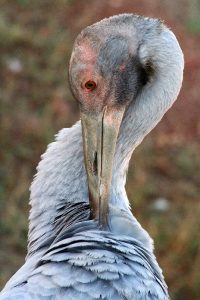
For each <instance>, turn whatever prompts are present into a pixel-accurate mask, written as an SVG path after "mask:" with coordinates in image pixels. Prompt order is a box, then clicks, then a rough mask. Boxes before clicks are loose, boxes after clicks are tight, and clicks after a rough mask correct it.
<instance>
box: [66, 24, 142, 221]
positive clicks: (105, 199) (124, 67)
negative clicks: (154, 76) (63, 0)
mask: <svg viewBox="0 0 200 300" xmlns="http://www.w3.org/2000/svg"><path fill="white" fill-rule="evenodd" d="M110 20H111V21H110ZM125 25H126V24H124V23H122V24H121V27H120V22H119V24H116V23H115V22H112V18H111V19H105V20H103V21H101V22H99V23H96V24H94V25H92V26H89V27H87V28H86V29H84V30H83V31H82V32H81V33H80V34H79V36H78V37H77V40H76V42H75V45H74V49H73V52H72V56H71V60H70V67H69V80H70V85H71V89H72V92H73V94H74V96H75V98H76V99H77V100H78V102H79V105H80V112H81V122H82V134H83V147H84V158H85V167H86V172H87V178H88V190H89V200H90V207H91V216H92V218H94V219H97V220H98V221H99V224H100V225H101V226H102V227H105V226H106V224H107V216H108V204H109V193H110V186H111V180H112V165H113V158H114V155H115V148H116V142H117V137H118V133H119V129H120V125H121V122H122V119H123V115H124V112H125V110H126V108H127V106H128V105H129V103H130V102H132V101H134V99H135V98H136V96H137V94H138V92H139V91H140V89H141V88H142V86H143V85H144V84H145V83H146V80H147V75H146V72H145V70H144V68H143V66H142V64H141V63H140V60H139V58H138V56H137V50H138V41H137V35H136V33H134V30H133V28H132V29H131V30H130V29H129V30H125V28H126V26H127V25H126V26H125ZM127 28H128V27H127Z"/></svg>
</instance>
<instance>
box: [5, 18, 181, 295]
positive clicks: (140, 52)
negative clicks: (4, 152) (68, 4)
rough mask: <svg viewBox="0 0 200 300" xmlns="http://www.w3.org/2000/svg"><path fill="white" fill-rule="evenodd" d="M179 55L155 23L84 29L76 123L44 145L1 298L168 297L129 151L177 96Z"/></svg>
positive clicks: (75, 63) (77, 53) (115, 22)
mask: <svg viewBox="0 0 200 300" xmlns="http://www.w3.org/2000/svg"><path fill="white" fill-rule="evenodd" d="M183 66H184V60H183V54H182V51H181V49H180V46H179V44H178V42H177V40H176V37H175V36H174V34H173V33H172V32H171V31H170V30H169V29H168V28H167V27H166V26H165V25H164V24H163V23H162V22H161V21H160V20H157V19H151V18H145V17H141V16H136V15H132V14H122V15H117V16H113V17H110V18H108V19H104V20H102V21H100V22H98V23H95V24H94V25H91V26H89V27H87V28H85V29H84V30H83V31H82V32H81V33H80V34H79V35H78V37H77V39H76V41H75V45H74V48H73V52H72V56H71V60H70V65H69V81H70V85H71V89H72V92H73V94H74V96H75V98H76V99H77V100H78V102H79V105H80V114H81V122H78V123H77V124H76V125H74V126H73V127H72V128H70V129H62V130H61V131H60V133H59V134H58V135H57V137H56V140H55V142H53V143H52V144H50V145H49V147H48V149H47V151H46V152H45V154H44V155H43V156H42V160H41V162H40V163H39V166H38V172H37V175H36V177H35V179H34V181H33V184H32V186H31V199H30V204H31V211H30V217H29V221H30V225H29V243H28V253H27V257H26V261H25V264H24V265H23V266H22V267H21V268H20V269H19V271H18V272H17V273H16V274H15V275H14V276H13V277H12V278H11V279H10V281H9V282H8V283H7V284H6V286H5V288H4V289H3V291H2V293H1V295H0V299H1V300H3V299H4V300H5V299H20V300H23V299H44V300H45V299H46V300H49V299H56V300H58V299H59V300H60V299H68V300H78V299H80V300H83V299H84V300H94V299H96V300H97V299H106V300H120V299H123V300H125V299H126V300H150V299H151V300H153V299H156V300H158V299H159V300H165V299H169V296H168V290H167V286H166V284H165V281H164V278H163V275H162V271H161V269H160V267H159V266H158V263H157V261H156V258H155V256H154V254H153V242H152V239H151V238H150V236H149V235H148V233H147V232H146V231H145V230H144V229H143V228H142V227H141V225H140V224H139V222H138V221H137V220H136V218H135V217H134V216H133V214H132V212H131V210H130V206H129V201H128V198H127V195H126V191H125V182H126V173H127V169H128V165H129V160H130V158H131V155H132V153H133V151H134V149H135V148H136V147H137V146H138V145H139V144H140V143H141V141H142V140H143V138H144V137H145V136H146V135H147V134H148V133H149V132H150V131H151V130H152V129H153V128H154V127H155V125H156V124H157V123H158V122H159V121H160V120H161V118H162V117H163V115H164V114H165V112H166V111H167V110H168V109H169V108H170V107H171V105H172V104H173V102H174V101H175V99H176V98H177V96H178V93H179V90H180V87H181V84H182V77H183Z"/></svg>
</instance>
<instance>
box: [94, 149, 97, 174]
mask: <svg viewBox="0 0 200 300" xmlns="http://www.w3.org/2000/svg"><path fill="white" fill-rule="evenodd" d="M93 173H94V175H95V176H96V175H97V152H96V151H95V152H94V161H93Z"/></svg>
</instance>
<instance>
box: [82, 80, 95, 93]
mask: <svg viewBox="0 0 200 300" xmlns="http://www.w3.org/2000/svg"><path fill="white" fill-rule="evenodd" d="M96 86H97V84H96V82H94V81H93V80H88V81H87V82H86V83H85V88H86V89H87V90H89V91H93V90H94V89H96Z"/></svg>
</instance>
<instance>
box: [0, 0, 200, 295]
mask: <svg viewBox="0 0 200 300" xmlns="http://www.w3.org/2000/svg"><path fill="white" fill-rule="evenodd" d="M122 12H129V13H138V14H142V15H146V16H151V17H158V18H161V19H164V20H165V21H166V24H167V25H168V26H169V27H171V28H172V30H173V31H174V32H175V34H176V36H177V38H178V40H179V41H180V44H181V47H182V49H183V51H184V54H185V61H186V64H185V76H184V83H183V88H182V91H181V93H180V96H179V98H178V100H177V102H176V103H175V105H174V106H173V107H172V109H171V110H170V111H169V112H168V113H167V114H166V115H165V117H164V118H163V120H162V122H161V123H160V124H159V126H157V128H156V129H155V130H154V131H153V132H152V133H151V134H150V135H149V136H148V137H147V138H146V139H145V141H144V142H143V143H142V145H141V146H140V147H139V148H138V149H137V150H136V152H135V153H134V155H133V158H132V161H131V164H130V170H129V174H128V182H127V192H128V196H129V199H130V201H131V204H132V206H133V212H134V215H135V216H136V217H137V218H138V220H139V221H140V222H141V224H142V225H143V227H144V228H145V229H146V230H147V231H148V232H149V233H150V234H151V236H152V237H153V239H154V241H155V252H156V256H157V258H158V261H159V263H160V265H161V267H162V268H163V270H164V275H165V277H166V281H167V284H168V285H169V291H170V295H171V298H172V299H174V300H179V299H181V300H184V299H187V300H188V299H193V300H195V299H200V201H199V200H200V142H199V141H200V139H198V138H199V137H200V99H199V97H200V1H199V0H196V1H195V0H176V1H174V0H160V1H159V0H107V1H106V0H101V1H98V0H93V1H92V0H87V1H80V0H74V1H73V0H71V1H67V0H57V1H54V0H43V1H40V0H35V1H29V0H15V1H14V0H9V1H6V0H5V1H3V0H0V143H1V144H0V160H1V162H0V245H1V246H0V287H3V285H4V284H5V282H6V281H7V280H8V278H10V276H11V275H12V274H13V273H14V272H15V271H16V270H17V269H18V268H19V266H21V265H22V264H23V262H24V257H25V255H26V243H27V228H28V227H27V226H28V211H29V205H28V199H29V186H30V183H31V181H32V178H33V175H34V174H35V172H36V166H37V164H38V162H39V160H40V155H41V154H42V153H43V152H44V151H45V149H46V146H47V144H48V143H49V142H51V141H52V140H53V139H54V134H55V133H57V132H58V130H60V129H61V128H62V127H69V126H71V125H72V124H73V123H74V122H75V121H77V120H78V118H79V113H78V107H77V104H76V102H75V101H74V99H73V97H72V95H71V93H70V91H69V86H68V82H67V66H68V62H69V58H70V53H71V49H72V44H73V41H74V39H75V37H76V35H77V34H78V32H79V31H80V30H81V29H82V28H84V27H85V26H86V25H89V24H91V23H93V22H95V21H97V20H100V19H102V18H104V17H107V16H110V15H113V14H118V13H122Z"/></svg>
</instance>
